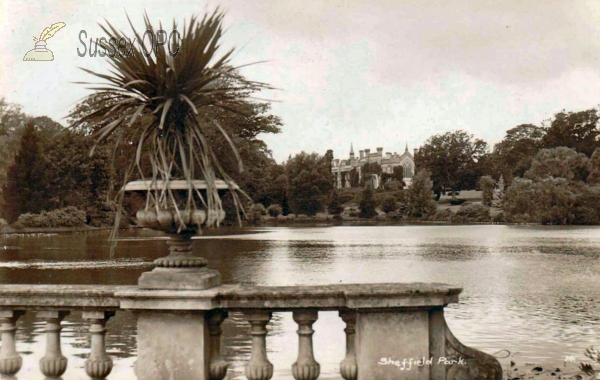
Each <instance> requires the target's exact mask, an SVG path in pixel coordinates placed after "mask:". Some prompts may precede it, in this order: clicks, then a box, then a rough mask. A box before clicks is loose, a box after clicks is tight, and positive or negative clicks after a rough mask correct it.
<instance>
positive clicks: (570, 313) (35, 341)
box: [0, 226, 600, 380]
mask: <svg viewBox="0 0 600 380" xmlns="http://www.w3.org/2000/svg"><path fill="white" fill-rule="evenodd" d="M221 232H223V233H224V235H215V233H220V232H212V231H211V232H209V233H207V234H206V235H204V236H202V237H200V238H199V239H198V240H197V242H196V243H195V247H194V249H195V251H196V252H197V253H198V254H200V255H202V256H203V257H205V258H207V259H208V261H209V266H211V267H213V268H216V269H218V270H219V271H220V272H221V274H222V276H223V280H224V282H236V283H242V284H257V285H291V284H325V283H357V282H364V283H375V282H413V281H425V282H445V283H449V284H452V285H456V286H461V287H463V288H464V291H463V294H462V295H461V303H460V305H451V306H450V307H449V308H448V309H447V313H446V315H447V319H448V324H449V325H450V327H451V328H452V329H453V331H454V333H455V335H456V336H457V337H458V338H459V339H460V340H461V341H463V342H464V343H465V344H467V345H472V346H475V347H477V348H479V349H482V350H484V351H486V352H489V353H494V352H496V351H498V350H501V349H508V350H510V351H511V352H512V353H513V354H514V357H513V358H512V359H513V360H515V359H516V360H519V359H521V360H524V361H537V360H545V359H551V360H560V361H562V360H564V356H565V355H575V356H576V357H578V358H581V356H582V355H581V354H582V352H583V349H584V348H585V347H587V346H589V345H593V344H596V345H598V344H599V342H598V336H600V334H599V333H600V320H599V319H600V304H598V302H597V299H598V296H599V293H600V275H599V274H600V262H599V261H598V257H599V256H600V229H598V228H596V227H591V228H590V227H584V228H576V227H539V226H533V227H530V226H527V227H515V226H386V227H373V226H361V227H318V228H288V227H282V228H256V229H252V230H223V231H221ZM247 232H251V233H250V234H247ZM106 239H107V233H89V234H75V235H38V236H34V237H25V236H4V237H0V282H2V283H51V284H52V283H54V284H61V283H63V284H89V283H99V284H135V283H136V281H137V278H138V277H139V275H140V274H141V273H142V272H144V271H146V270H148V269H149V263H150V262H151V261H152V260H153V259H155V258H157V257H160V256H163V255H164V254H165V253H166V251H167V248H166V244H165V242H164V237H163V236H161V235H159V234H156V233H154V232H152V231H145V230H135V231H131V232H128V233H126V234H123V236H122V237H121V241H120V243H119V247H118V250H117V254H116V258H115V260H113V261H107V259H108V252H109V243H108V242H107V240H106ZM107 327H108V329H109V334H108V335H107V340H108V349H109V352H110V354H111V355H113V356H114V357H115V368H114V370H113V374H112V375H111V378H113V379H128V378H132V377H133V369H132V365H133V362H134V360H135V352H136V351H135V317H134V316H133V315H132V314H131V313H128V312H120V313H117V315H116V316H115V317H113V318H112V319H111V320H110V321H109V322H108V325H107ZM19 328H20V330H19V332H18V349H19V351H20V352H22V353H23V354H24V368H23V370H22V372H21V374H20V378H22V379H41V378H42V375H41V374H40V373H39V370H38V369H37V360H38V359H39V358H40V357H41V356H42V355H43V350H44V345H45V337H44V335H43V323H42V322H40V321H36V320H35V319H34V317H33V315H32V314H31V313H30V314H28V315H26V316H24V317H22V319H21V320H20V321H19ZM87 328H88V327H87V326H86V325H85V324H83V323H82V321H81V318H80V315H79V314H78V313H74V314H73V315H70V316H68V317H67V318H66V320H65V328H64V330H63V342H64V343H63V351H64V354H65V356H67V357H68V358H69V369H68V370H67V372H66V373H65V375H64V376H63V378H64V379H65V380H73V379H80V378H81V379H85V378H86V377H85V372H84V370H83V362H84V358H85V355H87V354H88V353H89V337H88V333H87ZM268 328H269V331H270V333H269V335H268V338H267V344H268V348H269V358H270V360H271V361H272V362H273V363H274V365H275V369H276V375H275V378H283V379H291V373H290V367H291V365H292V363H293V362H294V361H295V360H296V355H297V337H296V333H295V331H296V328H297V326H296V324H295V323H294V321H293V320H292V316H291V313H276V314H274V317H273V320H272V322H271V323H270V324H269V326H268ZM343 328H344V325H343V323H342V322H341V320H340V319H339V318H338V316H337V314H336V313H333V312H321V313H319V320H318V321H317V322H316V323H315V325H314V329H315V331H316V333H315V335H314V340H315V355H316V357H317V360H318V361H319V362H320V363H321V369H322V374H323V376H322V378H339V375H337V373H338V369H339V368H338V366H339V362H340V361H341V360H342V358H343V356H344V334H343ZM223 329H224V340H225V341H224V344H223V350H224V355H225V357H226V359H227V360H228V361H230V362H231V363H232V369H231V373H232V376H231V379H234V378H241V376H242V374H243V366H244V364H245V361H247V360H248V358H249V355H250V337H249V334H248V325H247V323H246V322H245V320H244V319H243V318H242V316H241V315H239V314H237V313H232V314H231V315H230V318H229V319H228V320H226V322H225V323H224V324H223ZM33 352H35V354H31V353H33Z"/></svg>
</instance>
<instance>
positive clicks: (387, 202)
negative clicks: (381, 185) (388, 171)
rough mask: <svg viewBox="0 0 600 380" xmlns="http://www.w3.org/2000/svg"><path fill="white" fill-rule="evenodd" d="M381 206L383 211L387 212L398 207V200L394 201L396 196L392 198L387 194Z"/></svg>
mask: <svg viewBox="0 0 600 380" xmlns="http://www.w3.org/2000/svg"><path fill="white" fill-rule="evenodd" d="M381 207H382V209H383V212H385V213H386V214H387V213H388V212H393V211H396V210H397V209H398V202H396V198H394V197H393V196H391V195H388V196H386V197H385V199H384V200H383V203H382V204H381Z"/></svg>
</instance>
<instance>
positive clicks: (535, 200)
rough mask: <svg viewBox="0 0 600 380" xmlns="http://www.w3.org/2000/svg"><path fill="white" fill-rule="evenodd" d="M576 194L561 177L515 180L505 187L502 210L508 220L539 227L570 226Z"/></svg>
mask: <svg viewBox="0 0 600 380" xmlns="http://www.w3.org/2000/svg"><path fill="white" fill-rule="evenodd" d="M575 202H576V194H575V193H574V192H573V189H572V188H571V187H570V186H569V181H567V180H566V179H564V178H553V177H546V178H544V179H542V180H539V181H532V180H530V179H521V178H515V180H514V181H513V183H512V184H511V186H510V187H509V188H508V190H507V192H506V195H505V197H504V201H503V209H504V211H505V212H506V213H507V214H509V215H510V216H511V217H512V218H517V220H522V221H526V222H535V223H541V224H570V223H571V221H572V216H571V211H572V210H573V207H574V205H575Z"/></svg>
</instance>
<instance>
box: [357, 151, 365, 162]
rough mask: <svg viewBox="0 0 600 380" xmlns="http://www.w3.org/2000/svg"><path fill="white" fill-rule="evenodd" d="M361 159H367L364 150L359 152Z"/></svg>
mask: <svg viewBox="0 0 600 380" xmlns="http://www.w3.org/2000/svg"><path fill="white" fill-rule="evenodd" d="M358 154H359V157H360V159H361V160H362V159H363V158H365V151H364V150H359V151H358Z"/></svg>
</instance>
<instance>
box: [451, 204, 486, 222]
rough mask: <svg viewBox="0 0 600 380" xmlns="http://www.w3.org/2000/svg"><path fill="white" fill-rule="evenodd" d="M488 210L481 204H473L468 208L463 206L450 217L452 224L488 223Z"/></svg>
mask: <svg viewBox="0 0 600 380" xmlns="http://www.w3.org/2000/svg"><path fill="white" fill-rule="evenodd" d="M489 221H490V209H489V208H487V207H485V206H484V205H482V204H481V203H473V204H470V205H468V206H463V207H461V208H460V209H458V211H457V212H456V214H454V216H453V217H452V222H453V223H464V222H489Z"/></svg>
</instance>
